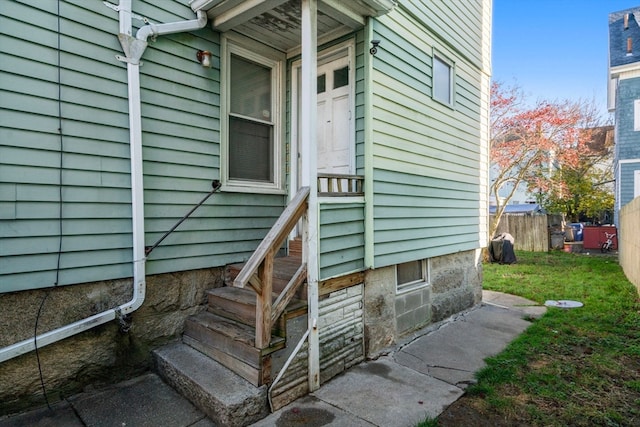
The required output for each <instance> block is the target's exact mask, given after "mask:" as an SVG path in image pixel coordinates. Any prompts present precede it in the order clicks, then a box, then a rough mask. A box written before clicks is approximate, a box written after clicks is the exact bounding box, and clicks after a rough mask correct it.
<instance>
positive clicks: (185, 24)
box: [136, 10, 207, 42]
mask: <svg viewBox="0 0 640 427" xmlns="http://www.w3.org/2000/svg"><path fill="white" fill-rule="evenodd" d="M196 16H197V18H196V19H192V20H189V21H181V22H169V23H166V24H149V25H145V26H144V27H141V28H140V29H139V30H138V32H137V33H136V38H137V39H138V40H142V41H145V42H146V41H147V38H149V36H151V37H156V36H161V35H163V34H174V33H184V32H188V31H194V30H199V29H200V28H204V26H205V25H207V13H206V12H204V11H202V10H198V11H197V12H196Z"/></svg>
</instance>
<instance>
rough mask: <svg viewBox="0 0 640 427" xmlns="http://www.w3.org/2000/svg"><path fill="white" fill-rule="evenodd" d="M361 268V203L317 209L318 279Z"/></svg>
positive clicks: (362, 244) (362, 240) (362, 224)
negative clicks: (318, 219)
mask: <svg viewBox="0 0 640 427" xmlns="http://www.w3.org/2000/svg"><path fill="white" fill-rule="evenodd" d="M363 268H364V203H344V204H343V203H322V204H321V205H320V278H321V279H328V278H330V277H335V276H339V275H341V274H346V273H351V272H354V271H360V270H362V269H363Z"/></svg>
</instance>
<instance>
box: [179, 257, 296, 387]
mask: <svg viewBox="0 0 640 427" xmlns="http://www.w3.org/2000/svg"><path fill="white" fill-rule="evenodd" d="M244 265H245V264H232V265H228V266H227V268H226V271H225V284H226V286H224V287H221V288H215V289H210V290H209V291H208V292H207V293H208V296H207V300H208V301H207V302H208V303H207V309H206V311H203V312H202V313H200V314H198V315H195V316H191V317H190V318H188V319H187V321H186V323H185V331H184V335H183V342H184V343H186V344H188V345H190V346H191V347H193V348H195V349H196V350H198V351H200V352H201V353H204V354H206V355H207V356H209V357H211V358H212V359H214V360H216V361H218V362H219V363H221V364H222V365H224V366H225V367H227V368H229V369H230V370H232V371H233V372H235V373H236V374H238V375H240V376H241V377H243V378H244V379H246V380H247V381H249V382H250V383H251V384H253V385H255V386H260V385H262V384H266V383H269V382H270V380H271V354H272V353H273V352H275V351H277V350H280V349H282V348H283V347H284V346H285V344H286V343H285V339H284V337H285V336H286V319H287V317H290V316H296V315H299V314H303V313H305V312H306V288H304V287H300V288H299V289H298V291H297V292H296V293H295V294H294V297H293V298H291V300H290V301H289V302H288V304H287V306H286V307H285V310H284V311H283V312H282V314H281V315H280V316H279V317H278V319H276V320H277V321H276V322H275V323H274V324H273V326H272V327H271V335H270V340H269V342H268V345H267V346H265V347H263V348H258V347H256V345H255V337H256V310H257V297H256V293H255V291H253V290H252V289H244V288H236V287H233V286H232V284H233V281H234V280H235V278H236V277H237V275H238V274H239V273H240V271H241V269H242V267H243V266H244ZM300 265H301V258H300V257H298V256H288V257H281V258H275V259H274V268H273V277H274V280H273V292H272V297H271V299H272V304H273V303H274V302H275V301H277V299H278V296H279V295H280V294H281V292H282V291H283V290H284V289H285V288H286V285H287V284H288V283H289V281H290V280H291V278H292V277H293V276H294V274H295V273H296V271H297V270H298V269H299V267H300Z"/></svg>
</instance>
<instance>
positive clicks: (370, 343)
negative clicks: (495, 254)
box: [364, 250, 482, 357]
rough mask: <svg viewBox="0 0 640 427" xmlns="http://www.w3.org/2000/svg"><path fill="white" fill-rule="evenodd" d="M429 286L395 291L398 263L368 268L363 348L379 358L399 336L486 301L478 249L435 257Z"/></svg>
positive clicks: (432, 259) (367, 352)
mask: <svg viewBox="0 0 640 427" xmlns="http://www.w3.org/2000/svg"><path fill="white" fill-rule="evenodd" d="M429 261H430V277H429V279H430V280H429V285H427V286H425V287H421V288H418V289H415V290H412V291H408V292H403V293H400V294H397V293H396V277H395V267H394V266H391V267H385V268H378V269H375V270H370V271H368V272H367V275H366V280H365V283H366V285H365V297H364V315H365V326H364V328H365V336H364V339H365V351H366V355H367V357H375V356H376V355H377V354H379V353H381V352H382V351H383V350H384V349H385V348H386V347H389V346H391V345H393V344H395V343H396V342H397V341H398V339H399V338H400V337H402V336H403V335H406V334H408V333H410V332H411V331H414V330H416V329H419V328H422V327H424V326H426V325H428V324H430V323H434V322H438V321H440V320H443V319H446V318H447V317H449V316H451V315H453V314H455V313H459V312H461V311H463V310H465V309H468V308H470V307H473V306H474V305H476V304H478V303H480V302H481V301H482V263H481V252H480V250H474V251H466V252H460V253H457V254H452V255H445V256H441V257H435V258H431V259H430V260H429Z"/></svg>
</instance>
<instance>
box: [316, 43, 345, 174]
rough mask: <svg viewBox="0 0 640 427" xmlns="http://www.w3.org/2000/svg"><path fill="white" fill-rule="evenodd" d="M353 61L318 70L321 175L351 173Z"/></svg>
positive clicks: (319, 164) (330, 65) (333, 63)
mask: <svg viewBox="0 0 640 427" xmlns="http://www.w3.org/2000/svg"><path fill="white" fill-rule="evenodd" d="M350 80H351V73H350V71H349V58H348V57H347V56H344V57H342V58H339V59H336V60H333V61H331V62H328V63H326V64H323V65H321V66H320V67H318V124H317V126H318V127H317V129H318V173H332V174H351V173H353V171H352V163H353V161H352V158H353V154H352V153H353V151H352V144H351V140H352V139H351V133H352V132H351V89H350V88H351V82H350Z"/></svg>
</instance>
